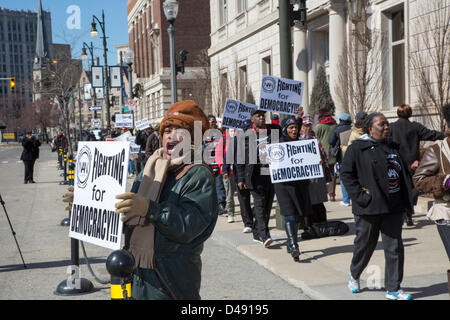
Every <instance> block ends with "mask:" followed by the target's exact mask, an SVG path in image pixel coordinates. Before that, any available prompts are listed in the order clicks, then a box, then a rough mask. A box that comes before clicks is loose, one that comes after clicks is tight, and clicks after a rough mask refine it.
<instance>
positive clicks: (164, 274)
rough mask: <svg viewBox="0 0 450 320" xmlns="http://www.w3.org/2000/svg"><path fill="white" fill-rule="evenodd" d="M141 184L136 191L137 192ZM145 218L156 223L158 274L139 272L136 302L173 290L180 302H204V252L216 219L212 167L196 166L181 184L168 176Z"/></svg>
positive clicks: (134, 288) (136, 274)
mask: <svg viewBox="0 0 450 320" xmlns="http://www.w3.org/2000/svg"><path fill="white" fill-rule="evenodd" d="M137 180H138V181H136V182H135V183H134V185H133V190H132V191H133V192H136V191H137V190H138V187H139V184H140V180H139V179H137ZM147 218H148V219H149V220H150V221H151V222H153V223H154V224H155V260H156V271H155V270H152V269H141V268H138V269H137V270H135V272H134V278H133V285H132V296H133V298H134V299H151V300H156V299H171V298H173V297H172V295H171V294H170V291H172V293H173V294H174V295H175V296H176V298H177V299H181V300H188V299H189V300H193V299H200V294H199V292H200V284H201V269H202V262H201V258H200V254H201V253H202V251H203V243H204V242H205V241H206V240H207V239H208V238H209V236H210V235H211V233H212V232H213V230H214V227H215V224H216V221H217V196H216V188H215V182H214V176H213V175H212V173H211V171H210V169H208V168H207V167H205V166H202V165H197V166H193V167H192V168H190V169H189V170H188V171H187V172H186V173H185V175H184V176H183V177H181V178H180V179H179V180H176V179H175V175H174V174H173V173H169V174H168V176H167V179H166V183H165V184H164V187H163V190H162V192H161V196H160V200H159V203H156V202H150V206H149V210H148V213H147ZM161 278H162V279H161ZM167 287H169V288H170V290H169V289H168V288H167Z"/></svg>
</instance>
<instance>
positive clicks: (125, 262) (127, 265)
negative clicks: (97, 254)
mask: <svg viewBox="0 0 450 320" xmlns="http://www.w3.org/2000/svg"><path fill="white" fill-rule="evenodd" d="M133 269H134V257H133V256H132V255H131V254H130V253H129V252H128V251H126V250H123V249H122V250H116V251H113V252H111V254H110V255H109V256H108V259H106V270H108V272H109V274H110V275H111V300H129V299H130V298H131V282H132V274H133Z"/></svg>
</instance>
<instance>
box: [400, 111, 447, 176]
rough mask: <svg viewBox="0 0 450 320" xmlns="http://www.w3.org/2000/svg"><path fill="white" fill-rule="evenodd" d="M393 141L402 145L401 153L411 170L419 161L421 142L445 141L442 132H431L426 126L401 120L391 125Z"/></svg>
mask: <svg viewBox="0 0 450 320" xmlns="http://www.w3.org/2000/svg"><path fill="white" fill-rule="evenodd" d="M391 136H392V140H393V141H394V142H396V143H398V144H399V145H400V153H401V154H402V156H403V158H404V159H405V161H406V163H407V164H408V168H410V166H411V164H412V163H413V162H414V161H416V160H419V154H420V141H436V140H443V139H445V135H444V134H443V133H442V132H439V131H435V130H430V129H428V128H426V127H425V126H424V125H422V124H420V123H418V122H415V121H409V120H408V119H404V118H399V119H398V120H397V121H396V122H394V123H391Z"/></svg>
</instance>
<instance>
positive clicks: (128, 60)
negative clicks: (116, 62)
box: [125, 49, 134, 127]
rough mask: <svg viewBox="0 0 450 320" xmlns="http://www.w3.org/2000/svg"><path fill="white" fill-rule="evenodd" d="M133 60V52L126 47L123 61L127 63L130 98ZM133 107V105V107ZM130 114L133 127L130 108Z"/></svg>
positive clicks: (132, 111)
mask: <svg viewBox="0 0 450 320" xmlns="http://www.w3.org/2000/svg"><path fill="white" fill-rule="evenodd" d="M133 62H134V53H133V51H132V50H131V49H128V50H127V51H126V52H125V63H126V64H127V65H128V84H129V89H130V96H129V98H130V100H131V99H133V98H134V97H133V69H132V66H133ZM133 108H134V107H133ZM131 114H132V116H133V127H134V109H131Z"/></svg>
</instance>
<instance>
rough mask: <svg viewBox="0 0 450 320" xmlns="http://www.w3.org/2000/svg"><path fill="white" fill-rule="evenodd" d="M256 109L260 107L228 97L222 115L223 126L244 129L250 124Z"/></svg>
mask: <svg viewBox="0 0 450 320" xmlns="http://www.w3.org/2000/svg"><path fill="white" fill-rule="evenodd" d="M255 109H258V107H257V106H255V105H253V104H250V103H245V102H241V101H237V100H232V99H227V101H226V102H225V108H224V111H223V116H222V127H224V128H235V129H244V128H245V127H246V126H248V122H249V121H250V117H251V115H252V112H253V110H255Z"/></svg>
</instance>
